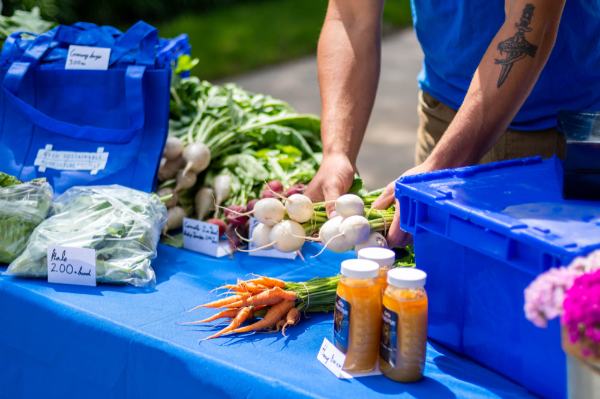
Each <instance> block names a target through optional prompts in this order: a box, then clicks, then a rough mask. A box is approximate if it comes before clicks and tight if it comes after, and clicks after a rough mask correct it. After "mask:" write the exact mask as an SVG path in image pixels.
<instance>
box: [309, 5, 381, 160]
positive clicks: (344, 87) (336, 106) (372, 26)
mask: <svg viewBox="0 0 600 399" xmlns="http://www.w3.org/2000/svg"><path fill="white" fill-rule="evenodd" d="M344 2H345V4H344ZM361 2H362V4H360V3H361ZM352 3H355V4H357V5H356V6H355V5H352ZM382 6H383V2H382V1H379V0H368V1H365V0H341V1H335V0H331V1H330V3H329V8H328V12H327V17H326V20H325V23H324V25H323V30H322V32H321V37H320V39H319V46H318V53H317V57H318V67H319V84H320V89H321V103H322V111H321V124H322V126H321V131H322V138H323V152H324V156H325V157H327V156H331V155H336V154H339V155H343V156H348V158H349V159H350V162H352V163H353V164H355V162H356V158H357V156H358V151H359V148H360V145H361V143H362V139H363V136H364V132H365V129H366V127H367V123H368V120H369V116H370V113H371V109H372V107H373V102H374V99H375V93H376V91H377V82H378V80H379V68H380V53H381V48H380V47H381V46H380V36H381V32H380V23H381V22H380V21H381V10H382Z"/></svg>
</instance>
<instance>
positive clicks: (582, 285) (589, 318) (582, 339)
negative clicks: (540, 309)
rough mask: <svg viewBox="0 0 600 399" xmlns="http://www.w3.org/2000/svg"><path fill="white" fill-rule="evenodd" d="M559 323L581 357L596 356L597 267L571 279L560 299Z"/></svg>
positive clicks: (599, 325) (599, 343)
mask: <svg viewBox="0 0 600 399" xmlns="http://www.w3.org/2000/svg"><path fill="white" fill-rule="evenodd" d="M562 324H563V326H564V327H565V329H566V332H567V334H568V337H569V341H570V342H571V343H572V344H578V345H579V348H580V350H581V354H582V355H583V356H585V357H588V356H593V357H600V270H596V271H595V272H592V273H588V274H584V275H582V276H580V277H578V278H577V279H575V281H574V282H573V286H572V287H571V288H569V290H568V291H567V293H566V296H565V300H564V302H563V314H562Z"/></svg>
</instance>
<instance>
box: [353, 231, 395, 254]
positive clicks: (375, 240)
mask: <svg viewBox="0 0 600 399" xmlns="http://www.w3.org/2000/svg"><path fill="white" fill-rule="evenodd" d="M370 247H381V248H387V247H388V245H387V240H386V239H385V237H384V236H383V234H381V233H379V232H377V231H374V232H372V233H371V234H370V235H369V238H368V239H367V241H365V242H361V243H359V244H356V246H355V247H354V250H355V251H357V252H358V251H359V250H361V249H363V248H370Z"/></svg>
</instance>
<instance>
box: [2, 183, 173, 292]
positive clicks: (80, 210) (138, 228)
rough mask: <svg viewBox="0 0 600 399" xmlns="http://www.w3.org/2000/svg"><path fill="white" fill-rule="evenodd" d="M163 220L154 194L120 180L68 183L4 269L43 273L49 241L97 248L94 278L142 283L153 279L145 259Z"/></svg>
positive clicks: (150, 255) (20, 273) (24, 273)
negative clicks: (96, 183)
mask: <svg viewBox="0 0 600 399" xmlns="http://www.w3.org/2000/svg"><path fill="white" fill-rule="evenodd" d="M165 220H166V209H165V207H164V205H163V204H162V203H161V201H160V199H159V198H158V197H157V196H156V195H154V194H146V193H143V192H141V191H137V190H132V189H129V188H125V187H122V186H116V185H113V186H96V187H73V188H71V189H69V190H67V191H66V192H65V193H64V194H62V195H61V196H60V197H58V198H57V199H56V201H55V203H54V206H53V215H52V216H51V217H49V218H48V219H46V220H45V221H44V222H42V223H41V224H40V225H39V226H38V227H37V228H36V229H35V231H34V232H33V234H32V235H31V238H30V240H29V243H28V244H27V248H26V249H25V251H24V252H23V253H22V254H21V255H20V256H19V257H18V258H17V259H15V260H14V261H13V262H12V263H11V264H10V266H9V268H8V270H7V273H9V274H13V275H18V276H26V277H46V276H47V268H46V253H47V250H48V246H49V245H60V246H72V247H79V248H93V249H95V250H96V279H97V281H98V282H104V283H129V284H132V285H134V286H146V285H151V284H153V283H154V282H155V274H154V270H152V267H151V265H150V260H151V259H152V258H154V257H155V256H156V245H157V243H158V239H159V237H160V231H161V229H162V226H163V224H164V223H165Z"/></svg>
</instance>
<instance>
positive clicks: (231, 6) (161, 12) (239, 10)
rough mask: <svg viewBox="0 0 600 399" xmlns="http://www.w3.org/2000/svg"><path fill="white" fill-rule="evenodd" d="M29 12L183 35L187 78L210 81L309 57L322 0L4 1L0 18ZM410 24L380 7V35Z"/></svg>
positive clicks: (400, 6) (405, 14)
mask: <svg viewBox="0 0 600 399" xmlns="http://www.w3.org/2000/svg"><path fill="white" fill-rule="evenodd" d="M34 6H38V7H40V9H41V10H42V16H44V17H45V18H46V19H49V20H53V21H58V22H60V23H73V22H76V21H88V22H95V23H98V24H108V25H114V26H117V27H119V28H121V29H127V27H129V26H130V25H131V24H132V23H134V22H136V21H138V20H140V19H143V20H145V21H146V22H149V23H151V24H153V25H155V26H157V27H158V28H159V31H160V35H161V36H162V37H173V36H177V35H178V34H180V33H187V34H189V36H190V41H191V44H192V52H193V54H192V55H193V56H194V57H196V58H198V59H199V60H200V63H199V66H198V67H196V68H195V69H194V71H193V72H194V73H195V74H197V75H199V76H200V77H202V78H204V79H216V78H223V77H225V76H229V75H233V74H238V73H241V72H244V71H248V70H251V69H255V68H259V67H262V66H266V65H270V64H274V63H280V62H284V61H287V60H290V59H294V58H297V57H300V56H303V55H308V54H311V53H314V52H315V50H316V43H317V39H318V37H319V32H320V28H321V24H322V23H323V17H324V15H325V9H326V6H327V0H168V1H167V0H164V1H148V0H93V1H89V0H88V1H86V0H4V1H3V10H2V13H3V14H5V15H11V14H12V13H13V12H14V10H16V9H31V7H34ZM410 23H411V16H410V0H387V1H386V5H385V11H384V32H390V31H393V30H395V29H399V28H401V27H405V26H410Z"/></svg>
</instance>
